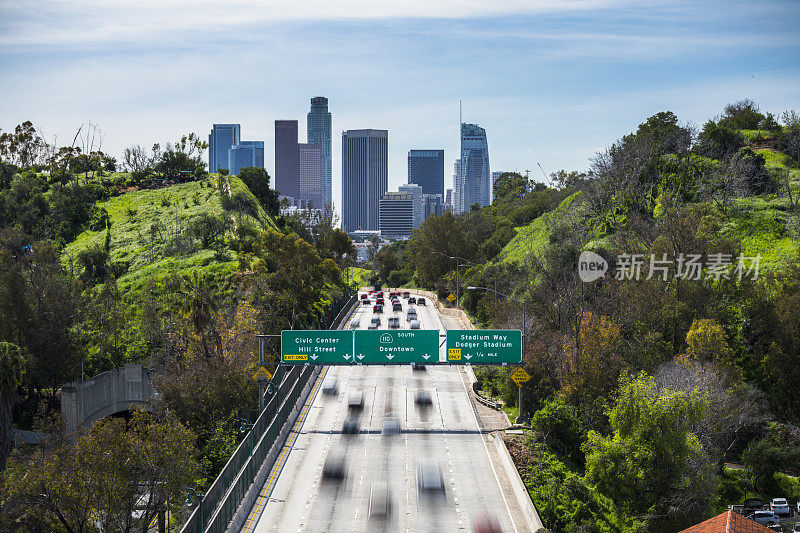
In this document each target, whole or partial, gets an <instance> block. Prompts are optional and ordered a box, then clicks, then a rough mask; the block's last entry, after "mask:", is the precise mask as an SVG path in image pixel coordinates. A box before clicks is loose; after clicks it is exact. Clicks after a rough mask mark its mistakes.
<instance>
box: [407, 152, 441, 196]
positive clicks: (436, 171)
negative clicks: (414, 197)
mask: <svg viewBox="0 0 800 533" xmlns="http://www.w3.org/2000/svg"><path fill="white" fill-rule="evenodd" d="M408 183H416V184H417V185H420V186H421V187H422V193H423V194H438V195H440V196H441V197H442V198H444V150H409V151H408Z"/></svg>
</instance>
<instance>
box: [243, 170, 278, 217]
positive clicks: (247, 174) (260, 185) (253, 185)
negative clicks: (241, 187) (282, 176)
mask: <svg viewBox="0 0 800 533" xmlns="http://www.w3.org/2000/svg"><path fill="white" fill-rule="evenodd" d="M239 179H240V180H242V182H244V184H245V185H247V188H248V189H250V192H252V193H253V196H255V197H256V199H257V200H258V201H259V202H260V203H261V207H263V208H264V210H265V211H266V212H267V214H269V215H270V216H273V217H276V216H278V214H279V213H280V210H281V206H280V202H279V201H278V191H276V190H275V189H271V188H270V186H269V182H270V176H269V173H268V172H267V171H266V170H265V169H263V168H259V167H244V168H243V169H241V170H240V171H239Z"/></svg>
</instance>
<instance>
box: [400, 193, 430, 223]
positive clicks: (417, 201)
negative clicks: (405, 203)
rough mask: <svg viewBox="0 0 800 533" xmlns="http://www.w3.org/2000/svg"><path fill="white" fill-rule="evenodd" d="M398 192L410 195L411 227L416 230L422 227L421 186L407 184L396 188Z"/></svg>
mask: <svg viewBox="0 0 800 533" xmlns="http://www.w3.org/2000/svg"><path fill="white" fill-rule="evenodd" d="M397 190H398V191H400V192H403V193H406V194H410V195H411V202H412V205H411V227H413V228H414V229H417V228H418V227H420V226H421V225H422V221H423V220H424V219H425V218H424V213H425V212H424V206H423V205H422V186H420V185H417V184H416V183H408V184H406V185H401V186H400V187H398V188H397Z"/></svg>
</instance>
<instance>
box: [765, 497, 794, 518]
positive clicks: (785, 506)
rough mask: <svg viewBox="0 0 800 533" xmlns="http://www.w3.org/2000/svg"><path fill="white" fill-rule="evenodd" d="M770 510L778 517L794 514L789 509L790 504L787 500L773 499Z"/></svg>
mask: <svg viewBox="0 0 800 533" xmlns="http://www.w3.org/2000/svg"><path fill="white" fill-rule="evenodd" d="M769 508H770V510H771V511H772V512H773V513H775V514H776V515H786V516H789V515H790V514H792V510H791V509H790V508H789V502H788V501H786V498H773V499H772V503H770V506H769Z"/></svg>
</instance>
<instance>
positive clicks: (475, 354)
mask: <svg viewBox="0 0 800 533" xmlns="http://www.w3.org/2000/svg"><path fill="white" fill-rule="evenodd" d="M447 362H448V363H453V364H459V363H460V364H489V365H502V364H518V363H521V362H522V332H521V331H520V330H518V329H450V330H447Z"/></svg>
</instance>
